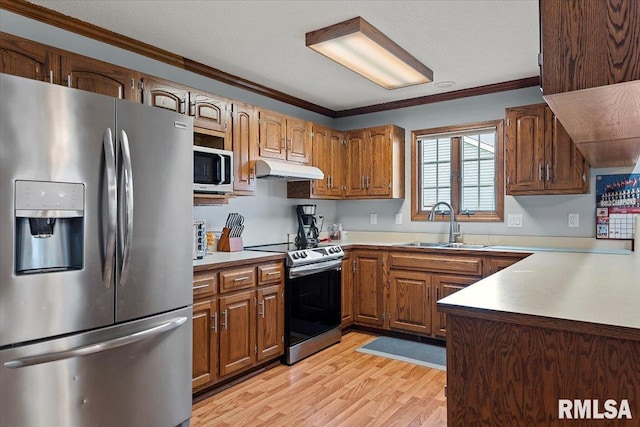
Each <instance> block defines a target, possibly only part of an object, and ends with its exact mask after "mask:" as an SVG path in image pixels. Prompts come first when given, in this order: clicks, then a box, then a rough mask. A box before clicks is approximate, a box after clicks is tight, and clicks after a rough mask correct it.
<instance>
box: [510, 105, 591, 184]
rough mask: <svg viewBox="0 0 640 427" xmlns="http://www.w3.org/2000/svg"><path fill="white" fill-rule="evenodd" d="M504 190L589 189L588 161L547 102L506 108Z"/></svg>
mask: <svg viewBox="0 0 640 427" xmlns="http://www.w3.org/2000/svg"><path fill="white" fill-rule="evenodd" d="M505 126H506V131H505V139H506V141H505V150H506V156H505V157H506V158H505V169H506V184H507V185H506V193H507V194H510V195H533V194H580V193H587V192H588V191H589V165H588V164H587V163H586V161H585V160H584V157H583V156H582V154H581V153H580V152H579V151H578V150H577V148H576V146H575V144H574V143H573V141H571V138H570V137H569V135H568V134H567V132H566V131H565V130H564V128H563V127H562V125H561V124H560V122H559V121H558V120H557V118H556V117H555V115H554V114H553V112H552V111H551V109H550V108H549V107H548V106H547V105H546V104H536V105H527V106H522V107H514V108H508V109H507V110H506V123H505Z"/></svg>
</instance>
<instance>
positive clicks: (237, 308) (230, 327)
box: [220, 291, 256, 377]
mask: <svg viewBox="0 0 640 427" xmlns="http://www.w3.org/2000/svg"><path fill="white" fill-rule="evenodd" d="M255 298H256V296H255V291H246V292H240V293H236V294H233V295H225V296H220V376H221V377H224V376H225V375H229V374H232V373H234V372H237V371H239V370H242V369H244V368H249V367H251V366H252V365H253V364H254V363H255V360H256V350H255V347H256V326H255V323H256V304H255V302H254V301H255Z"/></svg>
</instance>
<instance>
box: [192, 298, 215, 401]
mask: <svg viewBox="0 0 640 427" xmlns="http://www.w3.org/2000/svg"><path fill="white" fill-rule="evenodd" d="M217 316H218V301H217V300H216V299H215V298H212V299H209V300H205V301H201V302H198V303H196V304H194V305H193V358H192V359H193V364H192V369H193V387H194V388H195V387H200V386H202V385H204V384H207V383H209V382H211V381H213V380H214V379H216V377H217V373H218V326H217V323H218V322H217Z"/></svg>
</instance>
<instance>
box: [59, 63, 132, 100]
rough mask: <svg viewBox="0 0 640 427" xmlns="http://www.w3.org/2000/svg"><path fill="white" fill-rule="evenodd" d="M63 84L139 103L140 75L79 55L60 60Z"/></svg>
mask: <svg viewBox="0 0 640 427" xmlns="http://www.w3.org/2000/svg"><path fill="white" fill-rule="evenodd" d="M60 64H61V65H60V68H61V74H62V82H63V84H65V85H67V86H69V87H73V88H76V89H81V90H86V91H89V92H95V93H99V94H102V95H107V96H112V97H114V98H121V99H128V100H129V101H134V102H140V91H139V90H138V83H139V81H140V74H139V73H137V72H135V71H132V70H129V69H126V68H121V67H117V66H115V65H113V64H108V63H106V62H102V61H98V60H96V59H93V58H87V57H84V56H79V55H68V56H62V57H61V58H60Z"/></svg>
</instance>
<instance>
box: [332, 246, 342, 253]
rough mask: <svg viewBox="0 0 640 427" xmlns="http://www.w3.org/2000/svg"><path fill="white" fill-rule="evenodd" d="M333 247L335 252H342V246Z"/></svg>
mask: <svg viewBox="0 0 640 427" xmlns="http://www.w3.org/2000/svg"><path fill="white" fill-rule="evenodd" d="M333 249H334V252H335V253H338V252H342V248H341V247H340V246H336V247H335V248H333Z"/></svg>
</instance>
